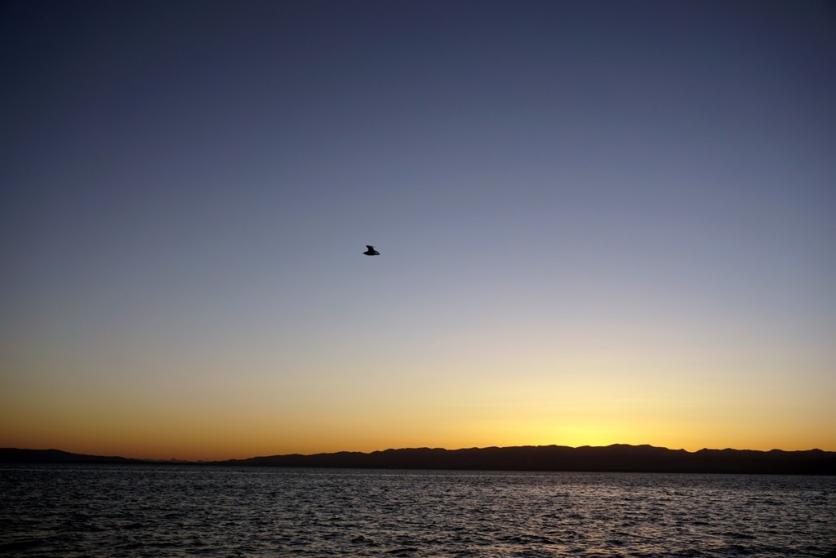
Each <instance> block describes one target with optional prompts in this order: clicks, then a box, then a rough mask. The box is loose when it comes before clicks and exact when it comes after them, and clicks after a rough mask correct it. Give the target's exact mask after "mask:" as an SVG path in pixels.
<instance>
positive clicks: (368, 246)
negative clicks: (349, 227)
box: [366, 244, 374, 250]
mask: <svg viewBox="0 0 836 558" xmlns="http://www.w3.org/2000/svg"><path fill="white" fill-rule="evenodd" d="M366 249H368V250H374V246H372V245H370V244H366Z"/></svg>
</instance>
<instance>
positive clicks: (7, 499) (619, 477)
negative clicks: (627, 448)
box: [0, 466, 836, 557]
mask: <svg viewBox="0 0 836 558" xmlns="http://www.w3.org/2000/svg"><path fill="white" fill-rule="evenodd" d="M0 498H1V500H0V527H2V529H0V554H4V555H15V556H37V555H43V556H47V555H50V556H55V555H60V556H91V555H95V556H186V555H192V556H212V555H215V556H520V557H538V556H647V557H650V556H659V557H663V556H664V557H668V556H692V557H699V556H742V555H753V556H775V557H778V556H781V557H786V556H821V555H823V554H825V553H826V552H827V551H829V550H832V549H833V548H836V478H834V477H778V476H746V475H714V476H712V475H658V474H629V473H623V474H606V473H589V474H586V473H501V472H487V473H486V472H447V471H441V472H440V471H434V472H430V471H371V470H354V471H352V470H316V469H272V468H256V469H236V468H213V467H175V466H158V467H151V466H149V467H145V466H122V467H107V466H74V467H73V466H38V467H31V466H30V467H4V468H0Z"/></svg>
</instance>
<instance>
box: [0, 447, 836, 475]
mask: <svg viewBox="0 0 836 558" xmlns="http://www.w3.org/2000/svg"><path fill="white" fill-rule="evenodd" d="M0 463H102V464H114V465H115V464H143V463H145V464H153V463H160V464H175V462H171V461H162V462H155V461H147V460H141V459H128V458H125V457H116V456H98V455H83V454H76V453H68V452H65V451H60V450H27V449H14V448H0ZM176 464H180V465H194V466H203V465H234V466H247V467H249V466H272V467H329V468H368V469H462V470H463V469H472V470H506V471H600V472H647V473H753V474H790V475H792V474H805V475H836V452H832V451H822V450H818V449H814V450H806V451H782V450H771V451H753V450H733V449H723V450H710V449H702V450H699V451H695V452H689V451H685V450H671V449H667V448H660V447H654V446H648V445H642V446H630V445H623V444H616V445H612V446H605V447H590V446H582V447H579V448H571V447H568V446H517V447H505V448H499V447H489V448H469V449H457V450H446V449H433V448H408V449H388V450H384V451H374V452H371V453H361V452H347V451H342V452H337V453H319V454H314V455H300V454H291V455H271V456H265V457H251V458H249V459H232V460H228V461H214V462H200V463H198V462H176Z"/></svg>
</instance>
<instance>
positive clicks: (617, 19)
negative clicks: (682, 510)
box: [0, 0, 836, 459]
mask: <svg viewBox="0 0 836 558" xmlns="http://www.w3.org/2000/svg"><path fill="white" fill-rule="evenodd" d="M0 45H2V46H0V72H2V76H3V77H2V82H3V86H2V88H0V102H2V104H1V106H0V122H2V125H0V148H1V149H0V195H2V198H0V200H1V201H0V233H1V234H0V258H2V259H1V260H0V261H2V262H3V265H2V271H0V274H2V275H0V276H2V282H0V446H3V447H26V448H60V449H64V450H68V451H77V452H84V453H96V454H120V455H127V456H135V457H154V458H170V457H175V458H183V459H215V458H227V457H247V456H253V455H270V454H277V453H291V452H302V453H312V452H321V451H336V450H362V451H369V450H376V449H385V448H391V447H419V446H429V447H447V448H459V447H472V446H491V445H499V446H506V445H524V444H536V445H546V444H559V445H571V446H579V445H605V444H611V443H631V444H642V443H646V444H653V445H659V446H667V447H671V448H685V449H689V450H696V449H699V448H703V447H709V448H725V447H735V448H752V449H771V448H782V449H808V448H813V447H818V448H822V449H828V450H836V405H833V399H834V396H836V249H834V248H835V247H836V246H835V245H836V217H834V215H836V103H835V102H834V99H836V9H834V7H833V4H832V3H829V2H816V1H812V0H808V1H804V2H795V1H789V0H787V1H785V2H768V1H759V0H758V1H754V0H753V1H740V0H734V1H723V2H721V1H714V0H707V1H693V2H692V1H687V0H684V1H677V2H668V1H638V0H635V1H615V0H612V1H605V0H592V1H583V2H582V1H577V2H560V1H548V2H546V1H544V2H539V1H532V0H527V1H520V2H518V1H510V0H509V1H505V2H489V1H465V0H453V1H440V0H428V1H421V2H416V1H403V0H390V1H380V2H378V1H355V0H347V1H317V0H311V1H304V2H303V1H290V2H279V1H263V2H262V1H256V0H245V1H231V0H230V1H228V2H217V1H216V2H211V1H206V2H197V1H195V2H189V1H184V2H168V1H165V2H163V1H148V2H96V1H73V2H63V1H49V2H47V1H42V0H32V1H30V0H26V1H22V0H21V1H12V2H9V1H6V2H3V3H2V4H0ZM366 244H373V245H374V246H375V247H376V248H377V249H378V250H379V251H380V252H381V256H380V257H371V258H370V257H366V256H363V255H362V252H363V251H364V250H365V245H366Z"/></svg>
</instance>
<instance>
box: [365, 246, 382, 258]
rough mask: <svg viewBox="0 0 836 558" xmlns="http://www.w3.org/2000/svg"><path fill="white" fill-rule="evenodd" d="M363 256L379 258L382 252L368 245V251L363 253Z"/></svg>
mask: <svg viewBox="0 0 836 558" xmlns="http://www.w3.org/2000/svg"><path fill="white" fill-rule="evenodd" d="M363 254H364V255H366V256H379V255H380V252H378V251H377V250H375V249H374V246H371V245H370V244H366V251H365V252H363Z"/></svg>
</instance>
